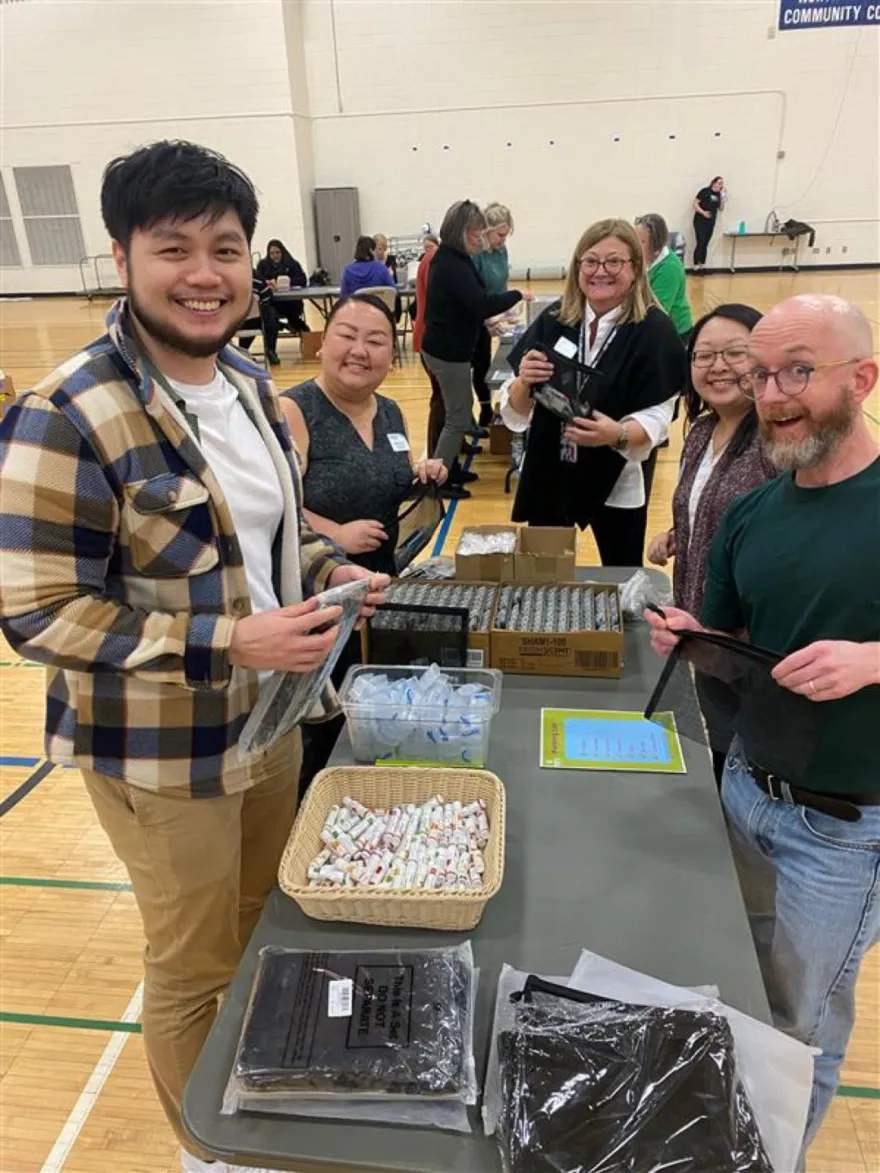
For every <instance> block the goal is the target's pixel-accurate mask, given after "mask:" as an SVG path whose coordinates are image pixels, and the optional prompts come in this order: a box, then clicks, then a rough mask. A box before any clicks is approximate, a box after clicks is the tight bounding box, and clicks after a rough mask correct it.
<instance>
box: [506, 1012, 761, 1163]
mask: <svg viewBox="0 0 880 1173" xmlns="http://www.w3.org/2000/svg"><path fill="white" fill-rule="evenodd" d="M498 1046H499V1058H500V1063H501V1079H502V1100H503V1111H502V1117H501V1120H500V1122H499V1142H500V1145H501V1152H502V1157H503V1160H504V1163H505V1168H506V1170H507V1173H773V1170H772V1166H771V1164H770V1161H769V1158H768V1157H767V1153H766V1150H765V1148H764V1145H763V1142H762V1140H761V1135H760V1132H759V1130H758V1125H757V1122H756V1120H755V1117H754V1113H753V1111H752V1108H751V1105H750V1104H749V1101H748V1098H747V1096H746V1094H745V1091H744V1090H743V1088H742V1086H741V1085H740V1083H739V1080H738V1079H737V1075H736V1069H735V1062H734V1051H733V1037H732V1035H731V1032H730V1027H729V1026H728V1024H727V1022H726V1020H725V1019H723V1018H720V1017H718V1016H715V1015H711V1014H700V1013H695V1012H691V1011H685V1010H671V1009H664V1008H653V1007H640V1006H628V1005H625V1004H623V1003H617V1002H596V1003H595V1004H593V1005H573V1004H571V1003H561V1002H560V1003H557V1004H555V1005H522V1006H520V1007H519V1008H518V1010H517V1015H516V1024H515V1026H514V1028H513V1029H511V1030H509V1031H507V1032H505V1033H503V1034H502V1035H501V1036H500V1038H499V1042H498Z"/></svg>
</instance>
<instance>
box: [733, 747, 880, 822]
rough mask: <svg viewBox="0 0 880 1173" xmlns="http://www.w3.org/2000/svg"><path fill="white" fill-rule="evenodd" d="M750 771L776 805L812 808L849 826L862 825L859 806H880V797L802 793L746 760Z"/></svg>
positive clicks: (872, 795)
mask: <svg viewBox="0 0 880 1173" xmlns="http://www.w3.org/2000/svg"><path fill="white" fill-rule="evenodd" d="M746 769H747V770H748V772H749V773H750V774H751V776H752V777H753V778H754V779H755V781H756V782H757V784H758V786H759V787H760V789H761V790H763V791H764V793H765V794H766V795H768V796H769V797H770V798H772V799H773V801H774V802H786V803H788V804H789V805H791V806H808V807H809V808H810V809H811V810H816V811H821V812H822V813H823V814H825V815H831V816H832V817H833V818H835V819H843V820H844V822H847V823H858V822H859V821H860V819H861V817H862V812H861V811H860V810H859V807H862V806H880V795H876V794H833V795H832V794H817V793H816V792H815V791H814V790H799V789H798V787H797V786H792V785H791V783H790V782H786V780H785V779H784V778H780V777H779V775H778V774H772V773H771V772H770V771H769V770H765V769H764V767H763V766H759V765H756V763H755V762H750V761H748V760H746Z"/></svg>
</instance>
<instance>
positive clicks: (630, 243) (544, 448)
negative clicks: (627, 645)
mask: <svg viewBox="0 0 880 1173" xmlns="http://www.w3.org/2000/svg"><path fill="white" fill-rule="evenodd" d="M549 355H558V356H559V358H560V360H565V359H568V360H571V361H577V362H579V363H580V364H582V365H583V366H588V367H591V368H593V370H594V373H593V374H581V375H579V377H578V379H577V393H578V396H579V399H580V403H581V410H582V411H583V412H585V413H587V416H588V417H587V418H585V417H582V418H578V419H575V420H573V421H572V422H571V423H569V424H565V423H563V421H562V420H561V419H560V418H559V417H558V416H557V415H555V414H553V413H552V412H551V411H549V410H548V409H547V408H546V407H544V406H542V404H541V403H539V402H537V401H535V400H534V399H533V395H534V393H535V391H536V390H537V389H538V388H539V387H540V386H541V385H543V384H544V383H546V382H548V381H549V380H551V379H554V366H553V364H552V363H551V361H550V358H549ZM510 365H511V367H512V368H513V370H514V372H515V377H514V378H512V379H509V380H508V381H507V383H505V385H504V387H502V389H501V404H500V408H501V416H502V419H503V420H504V422H505V423H506V424H507V426H508V427H509V428H510V429H511V430H512V431H517V432H523V431H525V430H526V428H529V429H530V433H529V438H528V444H527V446H526V453H525V458H524V461H523V467H522V471H521V473H520V478H519V487H518V490H517V494H516V501H515V503H514V509H513V520H514V521H523V522H527V523H528V524H530V525H577V526H579V527H580V528H581V529H586V527H587V526H590V527H592V530H593V535H594V537H595V539H596V543H597V545H598V547H599V554H600V556H601V558H602V563H603V565H605V566H641V565H642V556H643V551H644V543H645V526H646V523H647V504H646V498H645V479H644V476H643V472H642V462H643V461H645V460H647V459H649V458H650V456H651V453H652V452H653V451H654V449H656V447H657V445H658V444H659V443H661V442H662V441H663V440H664V439H665V438H666V435H667V432H668V428H669V423H670V421H671V419H672V413H673V409H674V407H675V400H676V397H677V396H678V395H679V394H680V393H681V391H682V390H683V389H684V387H685V385H686V382H687V356H686V354H685V349H684V346H683V345H682V342H681V339H680V338H679V336H678V333H677V331H676V329H675V326H674V325H673V324H672V320H671V319H670V318H669V317H668V316H667V315H666V313H665V312H664V311H663V310H662V309H661V308H660V307H659V306H658V305H657V303H656V302H655V301H654V296H653V294H652V293H651V287H650V285H649V284H648V279H647V274H646V272H645V263H644V259H643V257H642V250H641V248H640V246H639V241H638V238H637V237H636V234H635V231H634V230H633V228H632V226H631V225H630V224H629V223H627V221H625V220H600V221H599V222H598V223H596V224H593V225H592V226H591V227H590V228H588V229H587V231H586V232H585V233H584V234H583V236H582V237H581V239H580V240H579V241H578V243H577V247H576V248H575V251H574V256H573V258H572V262H571V265H570V267H569V270H568V275H567V277H566V283H565V290H564V292H563V295H562V300H561V302H556V303H555V304H554V305H552V306H548V308H547V309H546V310H544V312H543V313H542V314H541V316H540V317H539V318H538V319H537V320H536V321H535V322H533V323H532V325H531V326H530V327H529V329H528V330H527V331H526V333H525V334H524V335H523V337H522V338H521V339H520V340H519V342H518V343H517V344H516V346H515V347H514V348H513V350H512V352H511V354H510Z"/></svg>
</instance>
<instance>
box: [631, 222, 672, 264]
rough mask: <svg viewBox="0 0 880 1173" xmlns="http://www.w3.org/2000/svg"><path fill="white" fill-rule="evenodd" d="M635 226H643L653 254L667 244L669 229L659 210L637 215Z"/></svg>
mask: <svg viewBox="0 0 880 1173" xmlns="http://www.w3.org/2000/svg"><path fill="white" fill-rule="evenodd" d="M636 227H637V228H644V229H645V231H646V232H647V234H648V240H649V241H650V242H651V250H652V252H653V253H654V256H656V255H657V254H658V253H659V252H662V251H663V249H664V248H665V247H666V246H667V245H668V244H669V229H668V228H667V226H666V221H665V220H664V219H663V217H662V216H661V215H660V213H659V212H646V213H645V215H644V216H637V217H636Z"/></svg>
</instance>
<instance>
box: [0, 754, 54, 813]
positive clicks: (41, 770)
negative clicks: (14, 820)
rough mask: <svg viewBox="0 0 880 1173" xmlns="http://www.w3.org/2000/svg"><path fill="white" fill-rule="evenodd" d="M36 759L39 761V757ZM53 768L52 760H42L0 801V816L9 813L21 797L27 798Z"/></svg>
mask: <svg viewBox="0 0 880 1173" xmlns="http://www.w3.org/2000/svg"><path fill="white" fill-rule="evenodd" d="M37 761H39V758H38V759H37ZM54 769H55V763H54V762H43V764H42V765H41V766H37V768H36V770H34V772H33V774H31V776H30V777H29V778H26V779H25V780H24V782H22V784H21V785H20V786H17V787H16V788H15V790H13V791H12V793H11V794H7V795H6V797H5V798H4V799H3V801H2V802H0V818H2V817H3V815H7V814H9V812H10V811H11V810H12V808H13V807H15V806H18V804H19V803H20V802H21V800H22V799H23V798H27V796H28V795H29V794H30V792H31V791H32V790H34V789H35V788H36V787H37V786H39V784H40V783H41V782H42V781H43V779H44V778H45V777H46V775H47V774H51V773H52V771H53V770H54Z"/></svg>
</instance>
